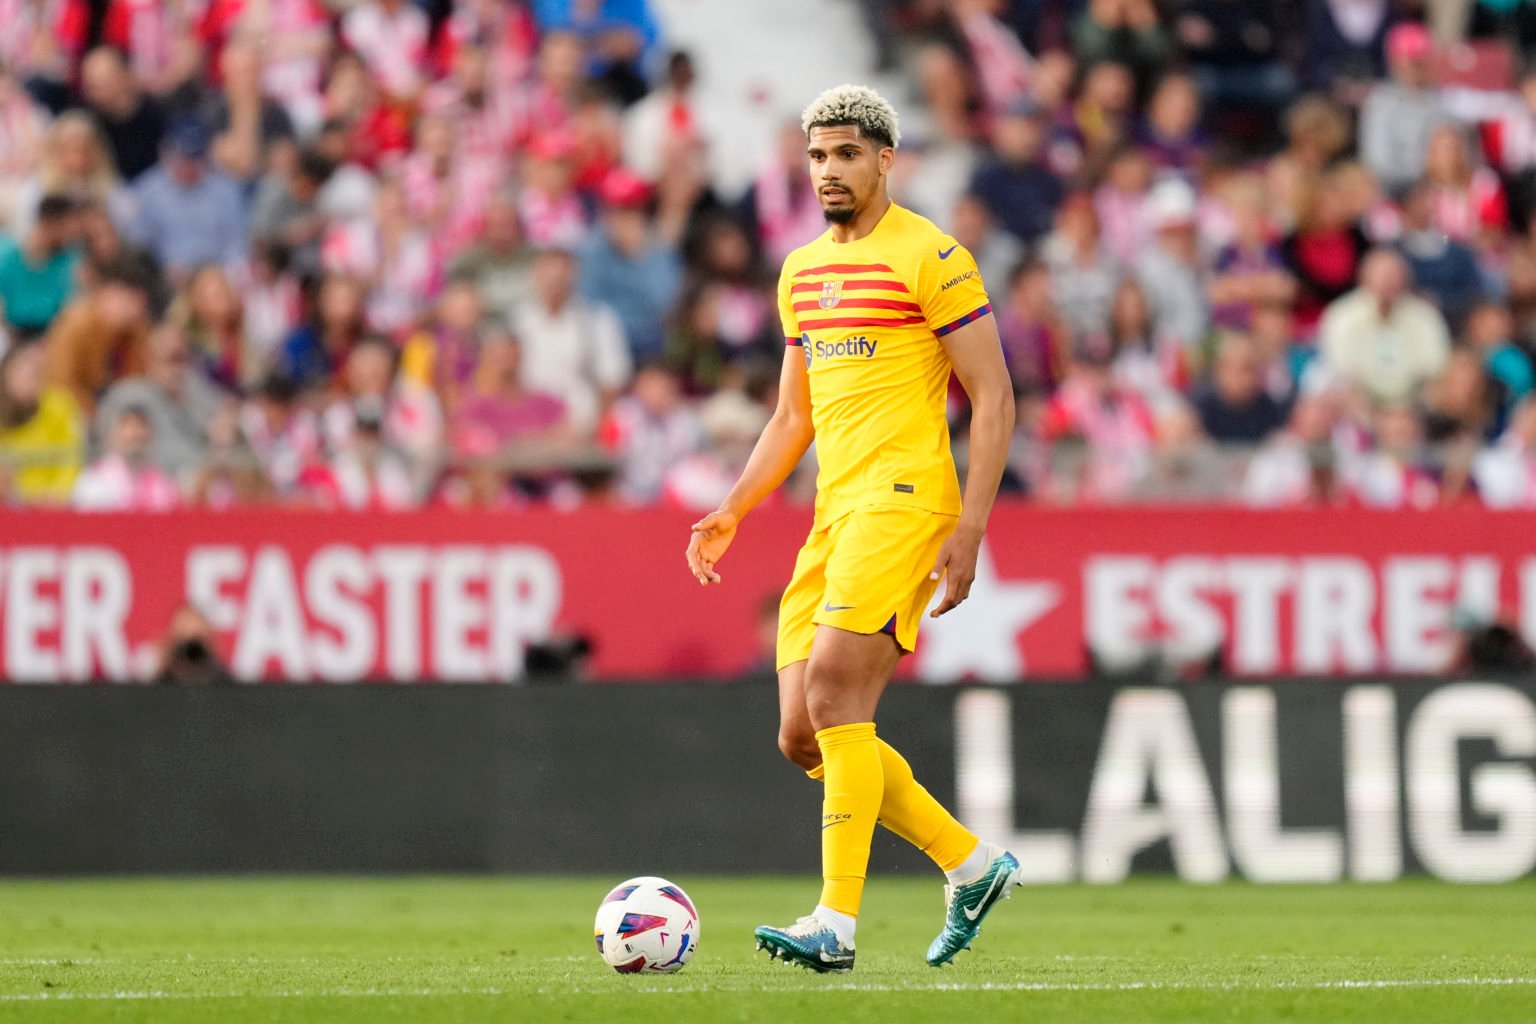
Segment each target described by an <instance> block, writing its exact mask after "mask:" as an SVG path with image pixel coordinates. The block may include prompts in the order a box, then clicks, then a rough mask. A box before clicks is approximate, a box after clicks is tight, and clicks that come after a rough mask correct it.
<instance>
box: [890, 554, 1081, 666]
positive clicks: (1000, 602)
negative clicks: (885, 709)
mask: <svg viewBox="0 0 1536 1024" xmlns="http://www.w3.org/2000/svg"><path fill="white" fill-rule="evenodd" d="M943 598H944V584H943V583H942V582H940V584H939V589H938V590H937V591H936V592H935V593H934V595H933V600H932V601H931V602H930V603H929V606H928V607H929V610H932V609H933V608H935V607H937V605H938V603H939V602H940V601H941V600H943ZM1060 603H1061V587H1060V586H1059V585H1058V584H1057V583H1055V582H1053V581H1051V580H1017V581H1015V580H1004V579H1002V578H1001V577H999V576H998V574H997V566H996V565H995V564H994V563H993V561H992V551H991V549H990V548H989V547H988V545H987V544H986V543H985V542H983V543H982V545H981V551H980V553H979V554H978V555H977V556H976V578H975V580H973V581H972V583H971V593H970V596H969V597H967V598H966V599H965V603H964V604H962V605H961V606H960V607H958V608H956V609H954V610H953V611H950V612H948V613H946V614H945V615H943V616H941V617H940V618H937V619H930V618H927V617H926V616H925V617H924V619H923V629H922V638H923V640H922V643H921V644H919V645H918V649H917V673H918V677H919V678H921V679H925V680H929V681H932V682H953V681H956V680H960V679H968V678H969V679H978V680H982V681H986V682H1014V681H1016V680H1017V679H1018V678H1019V677H1020V676H1021V675H1023V674H1024V671H1025V664H1024V652H1023V650H1022V648H1020V646H1019V634H1020V633H1022V632H1024V631H1025V630H1027V629H1028V628H1029V627H1030V626H1032V625H1034V623H1035V622H1037V621H1038V620H1039V619H1040V618H1041V617H1043V616H1044V615H1045V614H1046V613H1047V612H1049V611H1051V610H1052V609H1053V608H1055V607H1056V606H1057V605H1058V604H1060Z"/></svg>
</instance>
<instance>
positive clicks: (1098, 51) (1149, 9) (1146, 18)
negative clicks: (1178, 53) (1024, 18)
mask: <svg viewBox="0 0 1536 1024" xmlns="http://www.w3.org/2000/svg"><path fill="white" fill-rule="evenodd" d="M1072 48H1073V50H1074V51H1076V53H1077V58H1078V60H1080V61H1082V62H1083V63H1084V64H1094V63H1097V62H1098V61H1113V62H1114V63H1117V64H1124V65H1126V66H1127V67H1129V68H1131V69H1133V70H1134V71H1135V72H1136V77H1137V79H1138V80H1139V81H1140V82H1141V83H1142V85H1143V87H1145V86H1146V85H1147V84H1148V83H1150V82H1151V81H1152V80H1153V79H1154V78H1155V77H1156V76H1157V72H1158V71H1159V70H1160V69H1161V68H1162V66H1163V65H1164V64H1166V63H1167V62H1168V60H1169V59H1170V58H1171V57H1172V56H1173V53H1172V49H1171V47H1170V45H1169V39H1168V34H1167V33H1166V32H1165V31H1164V30H1163V26H1162V22H1161V20H1160V19H1159V17H1158V13H1157V7H1156V5H1155V4H1154V3H1153V2H1152V0H1088V3H1087V5H1086V10H1084V11H1083V13H1082V14H1081V15H1080V16H1079V17H1078V19H1077V22H1076V24H1075V25H1073V28H1072Z"/></svg>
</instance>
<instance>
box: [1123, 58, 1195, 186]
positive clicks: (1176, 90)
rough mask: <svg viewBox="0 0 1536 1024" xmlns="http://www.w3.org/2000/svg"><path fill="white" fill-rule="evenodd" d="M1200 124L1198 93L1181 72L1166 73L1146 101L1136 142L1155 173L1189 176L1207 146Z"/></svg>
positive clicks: (1192, 81)
mask: <svg viewBox="0 0 1536 1024" xmlns="http://www.w3.org/2000/svg"><path fill="white" fill-rule="evenodd" d="M1200 121H1201V111H1200V93H1199V90H1197V89H1196V88H1195V83H1194V80H1193V79H1191V78H1190V77H1189V76H1188V75H1185V74H1182V73H1178V72H1173V73H1169V74H1167V75H1164V76H1163V78H1162V80H1161V81H1159V82H1158V83H1157V88H1156V89H1155V90H1153V92H1152V97H1151V99H1149V100H1148V101H1147V116H1146V119H1145V121H1143V123H1142V124H1141V127H1140V129H1139V131H1138V133H1137V134H1138V136H1139V138H1138V140H1137V142H1138V144H1139V145H1140V147H1141V149H1142V150H1143V151H1144V152H1146V153H1147V154H1148V155H1149V156H1151V158H1152V161H1153V163H1154V164H1156V165H1157V168H1158V170H1160V171H1164V172H1169V173H1173V174H1179V175H1184V176H1186V177H1188V176H1192V175H1194V174H1195V172H1196V171H1197V170H1199V168H1200V164H1201V162H1202V161H1203V160H1204V158H1205V150H1206V147H1207V146H1208V145H1209V144H1210V140H1209V139H1208V138H1207V137H1206V134H1205V132H1204V130H1202V128H1201V127H1200Z"/></svg>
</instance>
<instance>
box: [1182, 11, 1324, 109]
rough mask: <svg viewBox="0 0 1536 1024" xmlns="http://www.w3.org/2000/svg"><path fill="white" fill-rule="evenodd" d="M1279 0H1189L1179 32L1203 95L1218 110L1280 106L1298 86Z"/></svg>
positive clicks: (1275, 107) (1183, 48)
mask: <svg viewBox="0 0 1536 1024" xmlns="http://www.w3.org/2000/svg"><path fill="white" fill-rule="evenodd" d="M1284 27H1285V25H1284V12H1282V11H1281V10H1279V9H1278V5H1276V4H1275V3H1274V2H1273V0H1187V2H1186V3H1184V4H1182V5H1181V6H1180V7H1179V8H1178V11H1177V13H1176V14H1175V15H1174V23H1173V32H1174V35H1175V37H1176V38H1177V40H1178V43H1179V45H1180V47H1181V49H1182V50H1183V52H1184V56H1185V58H1186V59H1187V60H1188V61H1189V63H1190V67H1191V71H1192V73H1193V74H1194V76H1195V82H1196V83H1197V84H1198V85H1199V87H1200V95H1201V96H1203V97H1204V98H1205V101H1206V103H1208V104H1209V105H1210V106H1211V107H1213V108H1216V109H1218V110H1223V111H1225V110H1228V109H1230V110H1233V111H1260V112H1264V113H1269V112H1273V111H1278V110H1279V109H1280V108H1281V107H1283V106H1285V104H1286V103H1287V102H1288V101H1289V100H1290V98H1291V96H1292V94H1293V93H1294V92H1295V89H1296V77H1295V74H1294V73H1293V72H1292V70H1291V68H1290V67H1289V65H1288V64H1287V63H1286V61H1285V53H1284V46H1285V35H1284V33H1283V29H1284Z"/></svg>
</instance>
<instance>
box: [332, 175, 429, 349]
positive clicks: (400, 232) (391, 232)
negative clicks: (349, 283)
mask: <svg viewBox="0 0 1536 1024" xmlns="http://www.w3.org/2000/svg"><path fill="white" fill-rule="evenodd" d="M320 262H321V266H322V267H323V268H324V270H325V271H326V273H327V274H328V275H329V274H346V275H349V276H351V277H354V278H356V279H357V280H358V281H360V282H362V283H363V286H364V289H365V291H366V295H367V298H366V300H365V303H364V308H365V311H366V316H367V321H368V326H369V327H370V328H372V329H373V330H376V331H382V332H384V333H391V332H396V331H404V330H406V329H408V328H409V327H411V326H412V325H413V324H414V323H415V322H416V321H417V319H418V318H419V317H420V316H421V315H422V314H423V313H424V312H425V311H426V310H427V308H428V306H430V305H431V302H432V299H433V298H434V297H435V296H436V294H437V291H438V289H439V288H440V286H441V279H442V258H441V256H440V254H439V253H438V251H437V248H436V246H434V245H433V242H432V237H431V235H429V234H427V233H426V232H425V231H423V230H421V229H420V228H419V227H417V226H416V225H415V224H414V223H413V222H412V220H411V216H410V211H409V208H408V206H407V203H406V197H405V193H404V190H403V189H402V188H401V186H400V183H399V182H397V181H395V180H394V179H393V178H389V177H385V178H383V179H382V180H380V182H379V185H378V189H377V190H376V191H375V192H374V200H373V217H372V219H370V220H353V221H350V222H348V223H345V224H338V225H335V226H333V227H332V228H331V229H330V230H329V231H328V232H326V236H325V240H324V241H323V242H322V243H321V247H320Z"/></svg>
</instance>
